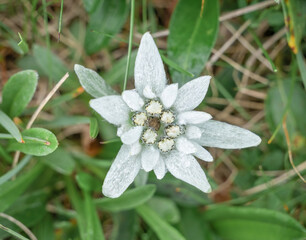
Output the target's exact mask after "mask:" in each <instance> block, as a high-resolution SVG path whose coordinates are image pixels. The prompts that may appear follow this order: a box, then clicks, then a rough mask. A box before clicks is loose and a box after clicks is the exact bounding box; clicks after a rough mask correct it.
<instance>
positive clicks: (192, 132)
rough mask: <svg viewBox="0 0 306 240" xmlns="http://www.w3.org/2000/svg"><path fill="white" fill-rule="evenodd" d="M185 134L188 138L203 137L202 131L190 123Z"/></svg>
mask: <svg viewBox="0 0 306 240" xmlns="http://www.w3.org/2000/svg"><path fill="white" fill-rule="evenodd" d="M185 135H186V137H187V138H188V139H197V138H200V137H201V135H202V131H201V129H200V128H198V127H196V126H193V125H188V126H187V127H186V131H185Z"/></svg>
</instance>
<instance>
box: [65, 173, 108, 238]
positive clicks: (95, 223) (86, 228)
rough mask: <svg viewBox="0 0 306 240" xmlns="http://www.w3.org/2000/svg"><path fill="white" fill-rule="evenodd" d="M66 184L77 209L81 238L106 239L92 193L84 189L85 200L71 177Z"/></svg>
mask: <svg viewBox="0 0 306 240" xmlns="http://www.w3.org/2000/svg"><path fill="white" fill-rule="evenodd" d="M66 186H67V188H68V193H69V197H70V200H71V202H72V205H73V207H74V208H75V210H76V211H77V223H78V227H79V230H80V235H81V239H88V240H91V239H101V240H104V239H105V238H104V235H103V231H102V228H101V223H100V220H99V217H98V215H97V211H96V208H95V204H94V202H93V200H92V198H91V196H90V193H89V192H87V191H83V194H84V198H85V199H84V200H83V199H82V198H81V196H80V195H79V194H78V192H77V191H76V188H75V186H74V184H73V182H72V180H71V179H70V178H67V181H66Z"/></svg>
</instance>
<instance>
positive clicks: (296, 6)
mask: <svg viewBox="0 0 306 240" xmlns="http://www.w3.org/2000/svg"><path fill="white" fill-rule="evenodd" d="M282 6H283V13H284V21H285V23H286V26H287V28H288V31H287V33H286V34H287V41H288V45H289V47H290V48H291V50H292V52H293V53H294V54H296V59H297V62H298V66H299V69H300V72H301V77H302V80H303V84H304V87H305V88H306V64H305V59H304V57H303V49H302V44H301V42H302V38H303V33H304V31H305V24H306V14H305V12H306V2H305V1H304V0H288V1H284V0H283V1H282Z"/></svg>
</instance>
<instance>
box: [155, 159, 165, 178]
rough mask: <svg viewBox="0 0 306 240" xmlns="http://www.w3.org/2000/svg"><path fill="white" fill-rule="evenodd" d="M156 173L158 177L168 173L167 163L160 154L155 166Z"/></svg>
mask: <svg viewBox="0 0 306 240" xmlns="http://www.w3.org/2000/svg"><path fill="white" fill-rule="evenodd" d="M154 173H155V175H156V177H157V179H162V178H163V177H164V176H165V175H166V173H167V169H166V165H165V162H164V159H163V157H162V156H161V155H160V156H159V159H158V162H157V164H156V166H155V167H154Z"/></svg>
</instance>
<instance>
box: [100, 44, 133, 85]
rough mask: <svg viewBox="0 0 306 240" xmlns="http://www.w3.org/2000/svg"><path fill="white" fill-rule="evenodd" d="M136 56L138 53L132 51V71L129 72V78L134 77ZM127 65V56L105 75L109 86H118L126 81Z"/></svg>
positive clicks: (116, 62)
mask: <svg viewBox="0 0 306 240" xmlns="http://www.w3.org/2000/svg"><path fill="white" fill-rule="evenodd" d="M136 55H137V51H136V50H134V51H132V53H131V56H130V59H131V61H130V69H129V72H128V78H131V77H133V76H134V67H135V60H136ZM126 63H127V55H125V56H124V57H122V58H120V59H119V60H118V61H115V62H114V64H113V66H112V68H111V69H110V70H109V71H108V72H106V73H105V74H104V75H103V76H104V78H105V79H106V81H107V82H108V83H109V84H117V83H121V82H122V81H123V80H122V79H124V75H125V67H126Z"/></svg>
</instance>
